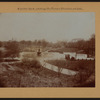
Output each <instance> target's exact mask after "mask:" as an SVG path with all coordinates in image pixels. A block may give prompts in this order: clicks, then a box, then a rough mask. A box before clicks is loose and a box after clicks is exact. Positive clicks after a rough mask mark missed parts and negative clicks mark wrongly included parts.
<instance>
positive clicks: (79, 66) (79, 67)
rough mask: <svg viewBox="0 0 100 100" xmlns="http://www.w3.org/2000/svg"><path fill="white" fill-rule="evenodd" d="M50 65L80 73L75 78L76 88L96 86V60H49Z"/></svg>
mask: <svg viewBox="0 0 100 100" xmlns="http://www.w3.org/2000/svg"><path fill="white" fill-rule="evenodd" d="M47 62H48V63H50V64H52V65H55V66H58V67H61V68H67V69H70V70H74V71H78V74H77V75H75V76H74V77H73V81H75V82H76V83H77V84H75V86H80V87H81V86H83V87H92V86H93V87H94V86H95V60H75V61H71V60H67V61H66V60H48V61H47Z"/></svg>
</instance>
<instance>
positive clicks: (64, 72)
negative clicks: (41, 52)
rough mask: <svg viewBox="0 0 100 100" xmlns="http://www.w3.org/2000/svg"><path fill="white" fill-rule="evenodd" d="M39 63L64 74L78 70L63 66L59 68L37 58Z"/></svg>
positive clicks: (70, 73)
mask: <svg viewBox="0 0 100 100" xmlns="http://www.w3.org/2000/svg"><path fill="white" fill-rule="evenodd" d="M39 61H40V63H41V64H42V66H43V67H45V68H47V69H49V70H52V71H55V72H60V73H62V74H66V75H76V74H77V73H78V72H76V71H73V70H69V69H65V68H59V67H57V66H55V65H52V64H49V63H47V62H45V60H44V59H43V58H40V59H39Z"/></svg>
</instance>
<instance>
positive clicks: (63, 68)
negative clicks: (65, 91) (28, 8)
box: [0, 12, 95, 88]
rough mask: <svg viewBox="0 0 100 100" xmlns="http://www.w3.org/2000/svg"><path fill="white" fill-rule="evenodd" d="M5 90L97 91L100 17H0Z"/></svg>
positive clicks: (69, 14) (71, 14)
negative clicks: (99, 25) (97, 25)
mask: <svg viewBox="0 0 100 100" xmlns="http://www.w3.org/2000/svg"><path fill="white" fill-rule="evenodd" d="M0 87H2V88H4V87H12V88H13V87H24V88H25V87H77V88H78V87H95V13H94V12H57V13H56V12H55V13H54V12H53V13H43V12H42V13H35V12H34V13H0Z"/></svg>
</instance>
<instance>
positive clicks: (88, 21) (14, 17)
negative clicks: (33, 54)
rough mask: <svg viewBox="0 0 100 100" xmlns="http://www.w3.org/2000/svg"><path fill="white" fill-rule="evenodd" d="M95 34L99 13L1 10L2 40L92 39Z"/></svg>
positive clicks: (50, 40) (0, 31)
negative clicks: (96, 17)
mask: <svg viewBox="0 0 100 100" xmlns="http://www.w3.org/2000/svg"><path fill="white" fill-rule="evenodd" d="M92 34H95V13H93V12H80V13H67V12H66V13H0V41H5V40H6V41H7V40H11V39H12V38H13V39H15V40H17V41H20V40H32V41H34V40H36V39H37V40H39V39H45V40H47V41H49V42H57V41H71V40H73V39H78V38H82V39H85V40H87V39H89V38H90V37H91V35H92Z"/></svg>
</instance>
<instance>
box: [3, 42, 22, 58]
mask: <svg viewBox="0 0 100 100" xmlns="http://www.w3.org/2000/svg"><path fill="white" fill-rule="evenodd" d="M5 48H6V50H7V52H6V54H5V57H11V58H12V59H13V58H15V57H19V53H20V49H19V45H18V43H17V42H16V41H8V42H7V44H6V45H5Z"/></svg>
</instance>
